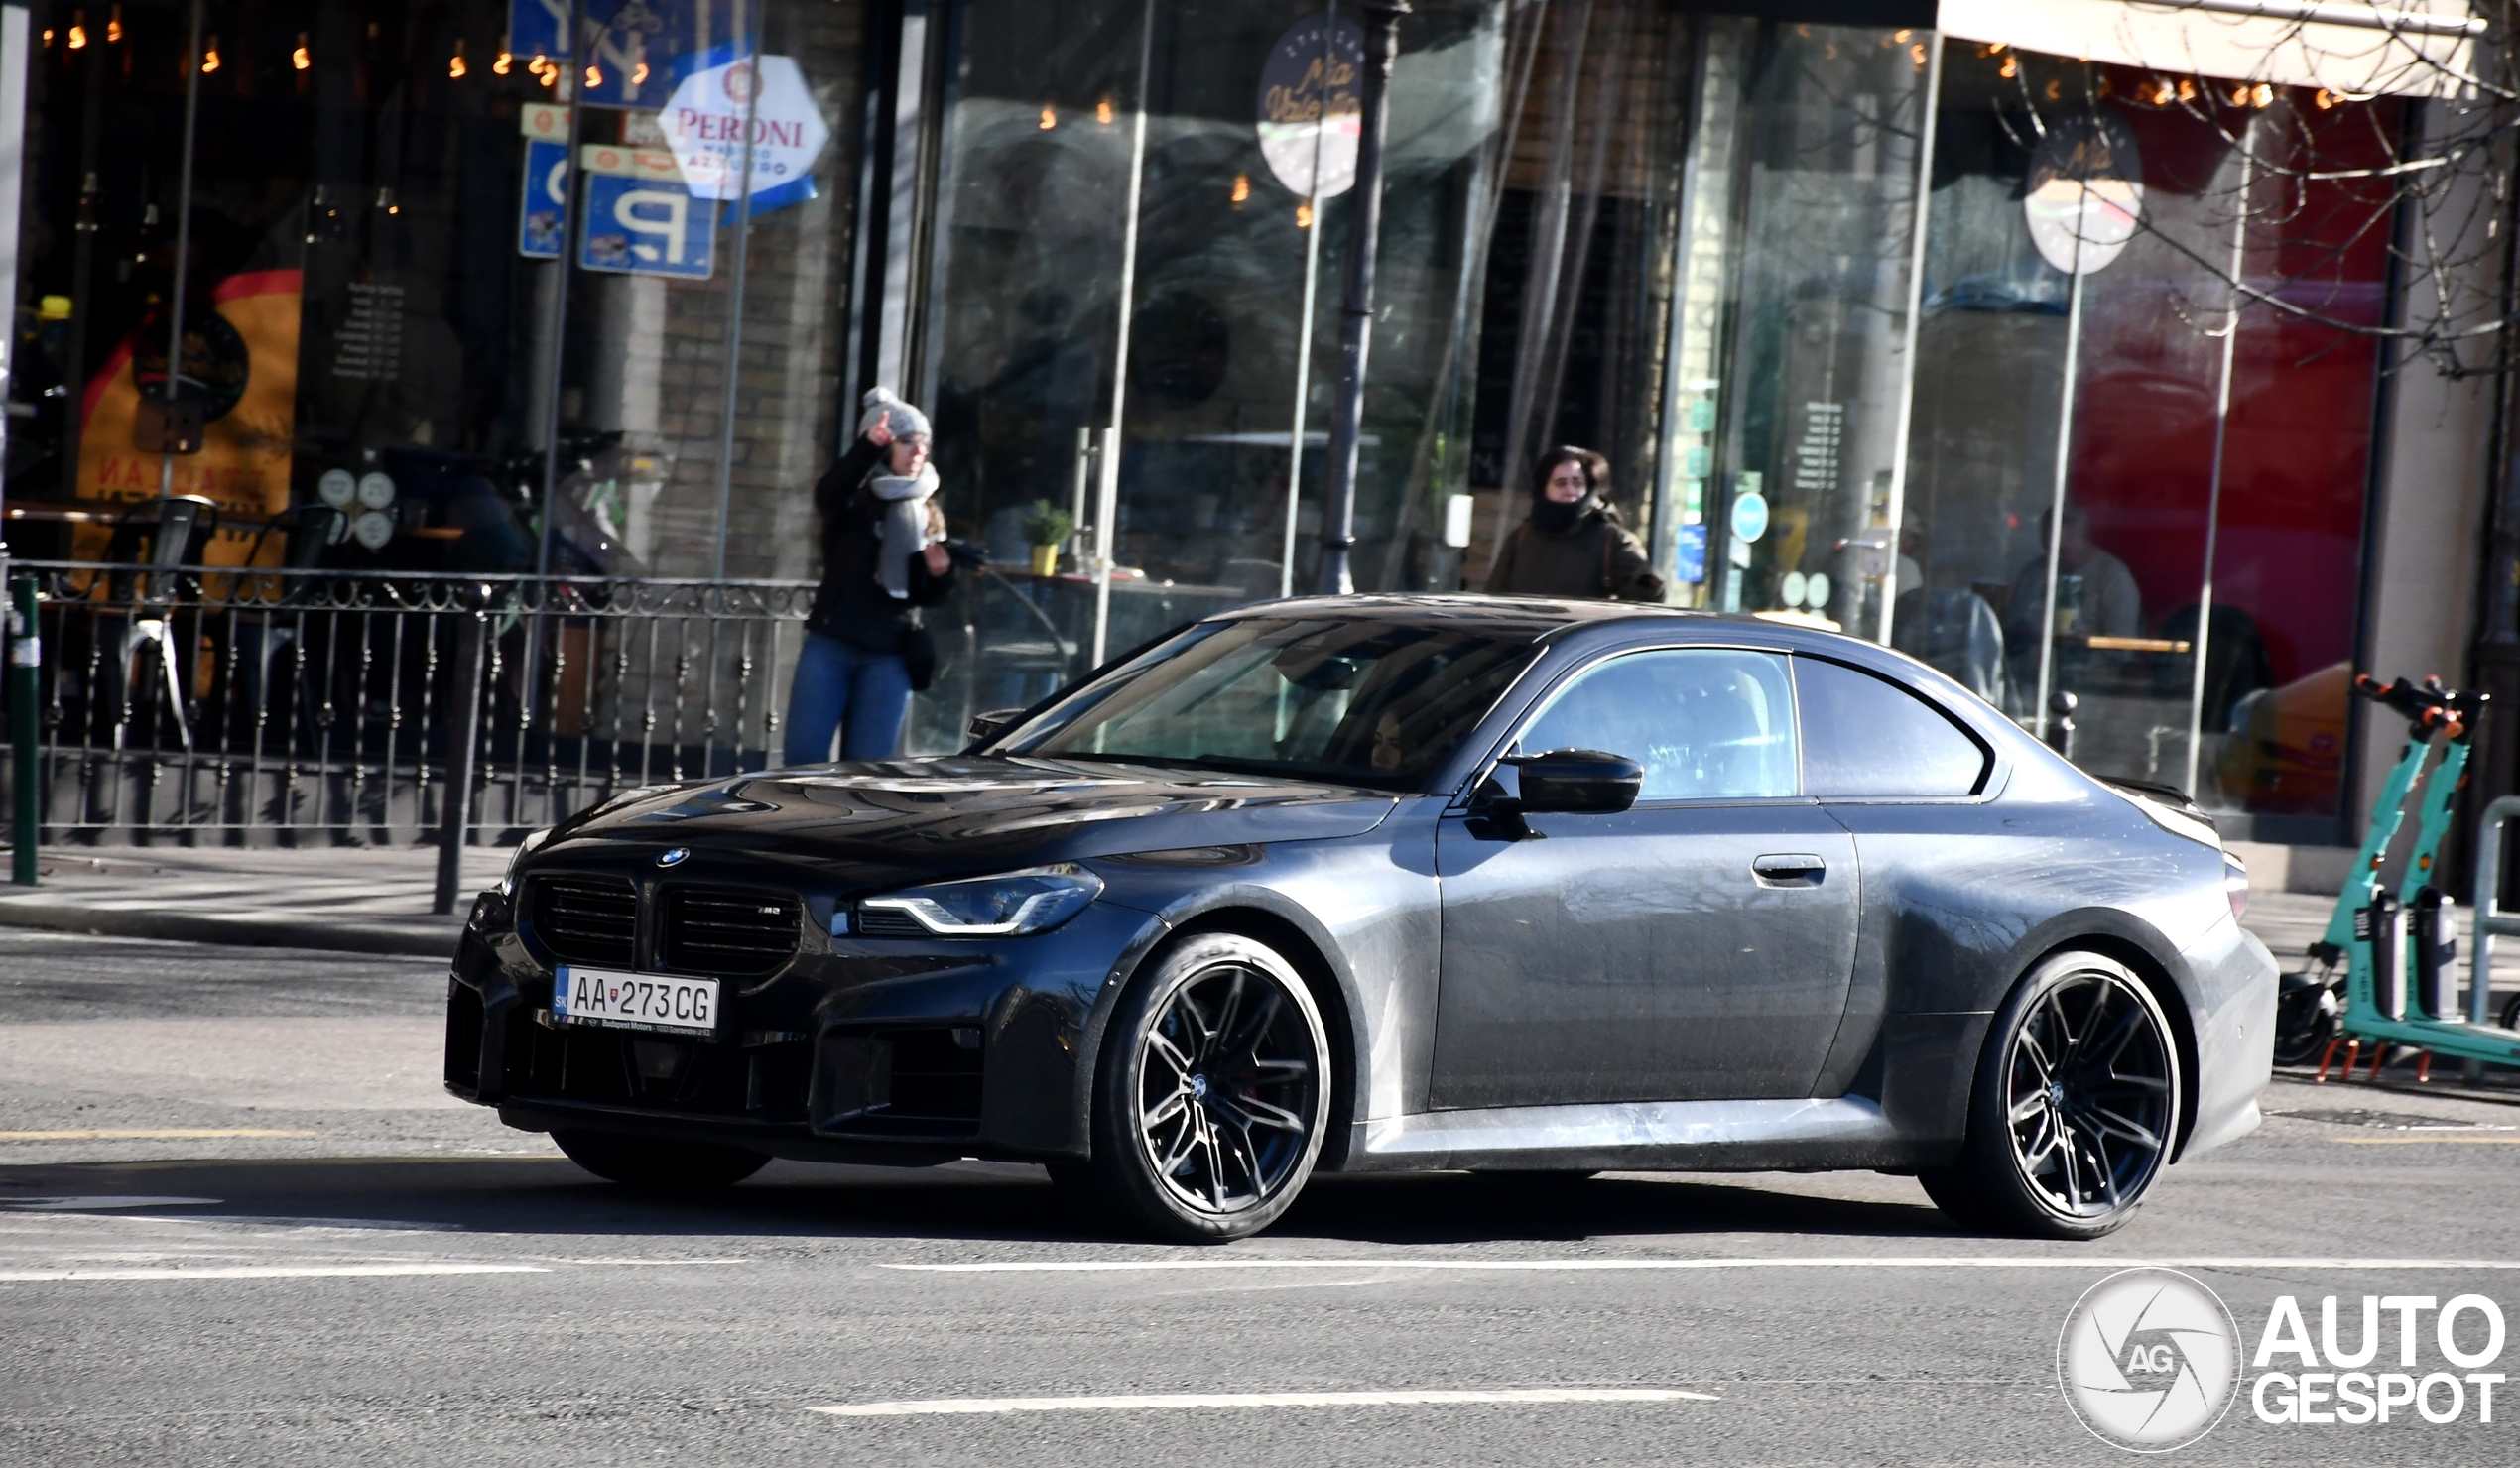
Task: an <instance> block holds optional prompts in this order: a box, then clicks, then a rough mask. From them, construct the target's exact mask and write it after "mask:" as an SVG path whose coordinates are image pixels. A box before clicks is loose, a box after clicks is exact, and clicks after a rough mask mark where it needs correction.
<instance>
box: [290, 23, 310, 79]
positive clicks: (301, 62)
mask: <svg viewBox="0 0 2520 1468" xmlns="http://www.w3.org/2000/svg"><path fill="white" fill-rule="evenodd" d="M289 64H290V65H292V66H295V67H297V68H298V69H299V70H301V71H304V70H305V69H307V68H308V67H309V66H312V65H314V64H315V58H314V57H312V56H309V55H308V54H307V33H306V32H304V31H300V32H299V33H298V49H297V50H296V51H293V52H291V53H289Z"/></svg>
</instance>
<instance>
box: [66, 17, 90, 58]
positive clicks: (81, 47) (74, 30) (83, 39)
mask: <svg viewBox="0 0 2520 1468" xmlns="http://www.w3.org/2000/svg"><path fill="white" fill-rule="evenodd" d="M70 50H72V51H85V50H87V12H86V11H83V10H73V11H71V12H70Z"/></svg>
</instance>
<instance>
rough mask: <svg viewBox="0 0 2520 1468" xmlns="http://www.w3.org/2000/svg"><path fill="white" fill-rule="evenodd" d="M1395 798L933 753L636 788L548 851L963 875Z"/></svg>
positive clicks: (1221, 838) (1195, 840)
mask: <svg viewBox="0 0 2520 1468" xmlns="http://www.w3.org/2000/svg"><path fill="white" fill-rule="evenodd" d="M1398 801H1399V797H1398V796H1396V795H1392V794H1390V793H1388V792H1382V791H1368V790H1360V789H1355V788H1351V787H1343V786H1334V785H1321V784H1315V783H1312V782H1307V781H1297V780H1283V779H1275V778H1271V777H1266V776H1255V775H1239V774H1226V773H1222V772H1211V771H1192V770H1177V769H1161V768H1156V767H1152V766H1146V765H1131V764H1124V763H1119V762H1106V761H1095V760H1069V759H1032V758H995V757H987V756H963V755H941V756H937V757H934V758H928V759H902V760H883V761H872V762H864V763H854V764H837V765H814V766H804V767H799V768H796V769H789V770H774V771H765V772H763V773H760V774H755V775H739V776H736V777H733V778H732V779H727V780H718V781H712V782H710V783H708V784H705V785H682V786H673V787H668V788H665V789H661V790H653V791H634V792H631V793H630V794H628V795H622V796H618V797H616V798H614V799H613V800H611V801H608V802H606V803H605V804H603V805H601V806H598V807H597V808H596V809H594V810H592V811H590V812H588V813H587V814H586V815H584V816H582V817H579V818H578V819H576V820H574V821H571V822H569V823H567V824H566V825H564V826H562V827H561V828H560V829H559V830H556V831H555V832H553V840H552V842H551V843H550V845H549V846H547V847H546V848H545V850H546V851H547V852H549V853H550V854H552V855H555V856H557V855H560V854H562V853H564V852H567V853H571V854H574V855H577V856H580V857H592V856H596V855H598V854H599V852H602V851H604V850H605V849H607V848H609V849H610V850H612V851H615V852H617V851H618V849H619V847H620V845H623V844H630V843H635V844H636V845H637V846H639V847H642V848H645V847H666V848H671V847H676V846H683V847H689V848H691V849H692V850H693V853H694V854H695V855H697V854H700V853H708V852H716V853H727V854H733V853H738V852H740V853H741V854H743V855H744V856H747V857H752V858H756V859H763V858H766V859H770V860H773V861H780V862H786V863H801V864H804V865H809V866H818V867H826V868H837V869H847V870H849V871H850V872H851V873H853V874H855V875H859V876H870V877H871V876H874V875H876V873H877V872H878V871H881V872H884V873H900V872H940V873H941V872H971V871H981V870H995V869H1001V868H1004V867H1008V866H1024V865H1031V864H1035V863H1039V862H1049V861H1076V860H1082V859H1085V858H1089V857H1095V856H1116V855H1122V854H1126V853H1129V852H1137V851H1162V850H1170V849H1175V848H1179V847H1189V846H1218V845H1236V844H1246V843H1249V844H1258V843H1265V842H1271V841H1301V840H1322V839H1327V838H1332V837H1339V836H1353V835H1358V834H1361V833H1363V832H1365V831H1369V830H1371V829H1373V828H1374V826H1375V825H1377V824H1378V823H1380V822H1381V821H1382V819H1383V817H1385V816H1386V815H1388V814H1390V813H1391V810H1392V807H1393V806H1394V805H1396V804H1397V803H1398ZM542 859H543V856H542V854H541V853H538V856H537V864H539V863H540V861H541V860H542Z"/></svg>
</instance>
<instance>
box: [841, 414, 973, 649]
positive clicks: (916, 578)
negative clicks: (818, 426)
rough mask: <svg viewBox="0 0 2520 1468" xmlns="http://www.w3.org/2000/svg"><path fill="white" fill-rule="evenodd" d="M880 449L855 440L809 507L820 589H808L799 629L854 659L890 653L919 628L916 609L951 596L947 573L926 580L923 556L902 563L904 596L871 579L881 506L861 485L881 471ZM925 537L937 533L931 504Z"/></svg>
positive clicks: (939, 524) (940, 518)
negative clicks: (816, 527)
mask: <svg viewBox="0 0 2520 1468" xmlns="http://www.w3.org/2000/svg"><path fill="white" fill-rule="evenodd" d="M884 453H885V450H883V449H881V448H878V447H877V446H875V445H874V444H872V443H869V442H867V441H866V440H865V439H863V438H860V439H858V440H857V441H856V442H855V443H853V444H851V445H849V451H848V452H846V453H844V454H841V455H840V457H839V460H838V461H837V462H835V463H833V464H832V465H831V469H830V472H829V473H826V474H824V475H823V476H822V478H821V480H820V482H819V483H817V484H816V485H815V486H814V508H815V509H816V510H818V511H819V512H820V513H821V516H822V584H820V585H819V586H817V587H816V588H815V589H814V611H813V613H812V615H810V616H808V617H807V618H806V626H807V627H809V628H811V629H812V630H814V631H816V632H819V633H821V634H822V635H823V636H825V637H835V638H838V639H839V640H840V641H842V642H844V643H847V644H848V645H849V646H851V647H853V648H856V649H858V650H859V651H861V652H867V653H876V654H895V653H899V652H900V651H901V648H902V639H903V638H904V637H906V636H907V635H908V634H909V632H910V630H911V629H912V628H914V627H917V626H918V625H919V608H921V607H932V606H935V605H936V604H937V603H939V602H941V601H943V600H945V598H946V597H947V596H950V595H952V594H953V566H952V565H951V564H947V565H946V566H945V574H943V575H931V574H929V571H928V562H927V559H926V557H924V556H921V555H916V554H914V555H912V556H911V557H910V596H909V598H908V599H907V600H899V599H896V598H895V597H893V596H892V594H891V593H889V592H887V591H885V590H884V586H883V583H882V582H881V581H880V580H878V579H877V578H876V575H875V556H876V554H877V552H878V551H881V550H882V549H883V544H884V529H883V522H884V505H883V502H882V501H881V500H878V499H876V498H875V495H874V492H873V491H871V490H869V489H868V488H867V487H866V481H867V480H868V479H869V478H872V477H873V476H874V475H876V474H877V473H879V472H881V471H882V470H883V468H884ZM928 516H929V524H930V528H931V530H932V531H933V532H934V533H935V534H937V535H939V536H942V535H943V534H944V532H945V526H944V523H943V522H944V519H945V516H944V512H942V511H940V510H938V509H937V508H936V506H935V503H934V502H933V501H932V502H931V503H930V505H929V507H928Z"/></svg>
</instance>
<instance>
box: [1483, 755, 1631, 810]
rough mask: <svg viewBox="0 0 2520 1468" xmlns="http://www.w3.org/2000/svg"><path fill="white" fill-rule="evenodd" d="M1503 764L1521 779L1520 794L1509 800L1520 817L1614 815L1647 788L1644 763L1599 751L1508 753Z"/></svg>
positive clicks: (1629, 804)
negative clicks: (1553, 814)
mask: <svg viewBox="0 0 2520 1468" xmlns="http://www.w3.org/2000/svg"><path fill="white" fill-rule="evenodd" d="M1505 763H1507V764H1509V765H1511V766H1513V767H1514V771H1515V774H1516V775H1517V776H1518V777H1519V778H1520V781H1521V784H1522V796H1521V798H1519V799H1517V800H1515V801H1514V802H1513V803H1514V807H1515V809H1516V810H1517V811H1518V812H1519V813H1521V814H1524V815H1539V814H1543V813H1545V812H1552V811H1559V812H1566V813H1570V814H1583V815H1615V814H1617V813H1618V812H1619V811H1622V810H1625V809H1627V808H1628V807H1629V806H1631V805H1634V804H1635V803H1636V795H1637V792H1639V791H1641V790H1643V789H1644V787H1645V767H1644V766H1642V765H1640V764H1638V763H1636V761H1634V760H1631V759H1629V758H1628V757H1627V756H1625V755H1613V754H1605V753H1603V752H1602V751H1600V750H1597V749H1553V750H1550V751H1549V752H1548V753H1546V754H1537V755H1510V756H1508V757H1507V758H1506V761H1505Z"/></svg>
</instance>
